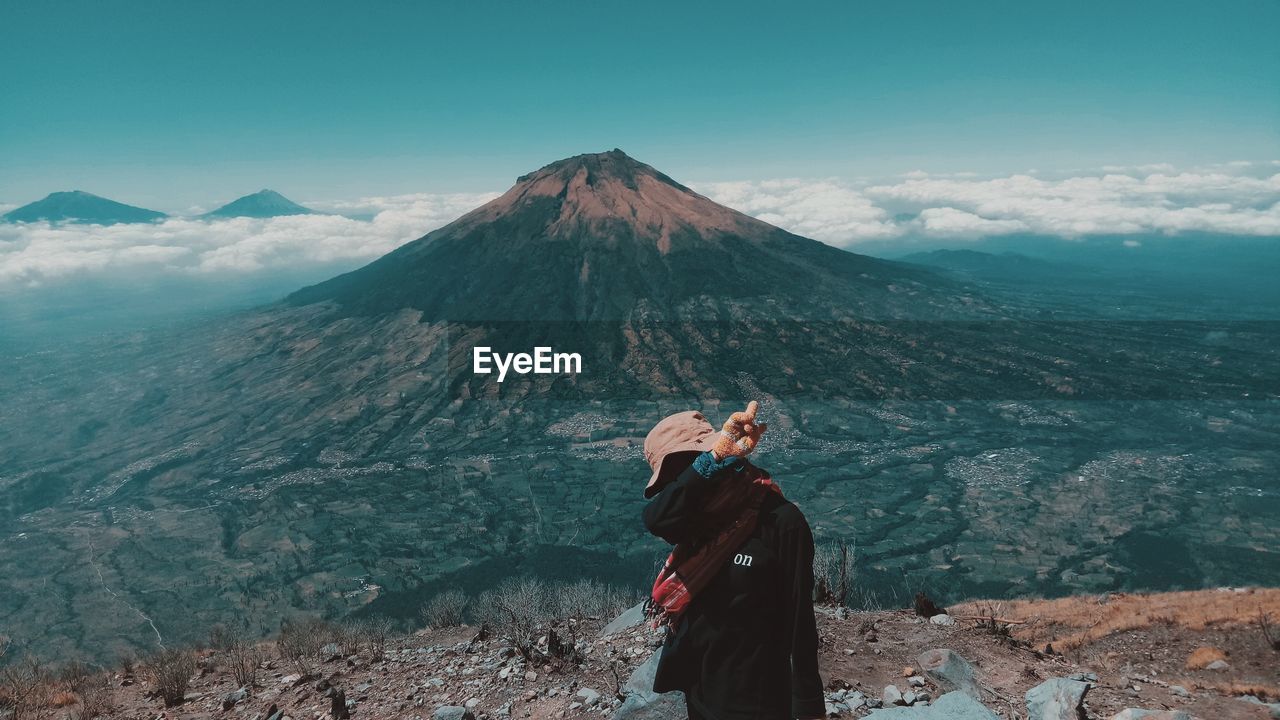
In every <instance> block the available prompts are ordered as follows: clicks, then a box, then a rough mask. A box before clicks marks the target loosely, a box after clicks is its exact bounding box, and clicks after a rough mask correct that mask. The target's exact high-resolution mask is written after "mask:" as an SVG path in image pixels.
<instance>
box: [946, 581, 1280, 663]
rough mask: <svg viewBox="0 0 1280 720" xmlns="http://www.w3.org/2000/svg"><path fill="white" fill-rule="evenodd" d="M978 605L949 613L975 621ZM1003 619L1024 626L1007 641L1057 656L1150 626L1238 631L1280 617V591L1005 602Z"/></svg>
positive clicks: (1279, 589)
mask: <svg viewBox="0 0 1280 720" xmlns="http://www.w3.org/2000/svg"><path fill="white" fill-rule="evenodd" d="M989 604H990V603H984V602H970V603H965V604H963V605H960V606H958V607H955V608H952V612H953V613H954V614H956V615H958V616H963V615H973V616H977V615H980V614H981V612H980V610H981V608H982V607H984V606H986V605H989ZM1002 612H1003V616H1004V617H1005V618H1008V619H1010V620H1017V621H1022V622H1025V623H1026V624H1024V625H1019V626H1016V627H1015V628H1014V629H1013V635H1014V637H1016V638H1017V639H1019V640H1025V641H1027V642H1029V643H1032V644H1033V645H1035V646H1037V647H1040V648H1044V647H1046V646H1052V647H1053V649H1054V650H1056V651H1058V652H1067V651H1071V650H1075V649H1078V648H1081V647H1085V646H1087V645H1089V644H1091V643H1093V642H1095V641H1097V640H1100V639H1102V638H1104V637H1107V636H1108V635H1112V634H1115V633H1119V632H1124V631H1126V630H1140V629H1143V628H1148V627H1152V626H1154V625H1160V624H1168V625H1177V626H1180V627H1184V628H1187V629H1189V630H1197V631H1200V630H1205V629H1207V628H1210V627H1216V628H1222V627H1244V626H1248V625H1252V624H1254V623H1256V621H1257V618H1258V617H1259V614H1260V613H1261V614H1263V615H1264V616H1265V615H1270V616H1280V588H1248V589H1242V590H1192V591H1187V592H1171V593H1157V594H1146V593H1134V594H1126V593H1114V594H1110V595H1083V596H1077V597H1068V598H1060V599H1057V600H1012V601H1005V602H1004V606H1003V608H1002Z"/></svg>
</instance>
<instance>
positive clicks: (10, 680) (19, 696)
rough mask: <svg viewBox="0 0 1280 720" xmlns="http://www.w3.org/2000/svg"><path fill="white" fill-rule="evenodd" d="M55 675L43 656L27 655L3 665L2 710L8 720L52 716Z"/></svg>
mask: <svg viewBox="0 0 1280 720" xmlns="http://www.w3.org/2000/svg"><path fill="white" fill-rule="evenodd" d="M53 685H54V683H53V678H52V677H51V675H50V673H49V670H48V668H46V667H45V665H44V663H42V662H40V660H39V659H37V658H34V657H25V658H22V659H21V660H18V661H16V662H14V663H12V664H9V665H6V666H4V667H3V668H0V710H3V711H7V712H8V720H38V719H39V718H45V717H49V715H50V705H51V701H52V699H53V698H52V695H53Z"/></svg>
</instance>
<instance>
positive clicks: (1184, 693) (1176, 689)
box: [1169, 685, 1191, 697]
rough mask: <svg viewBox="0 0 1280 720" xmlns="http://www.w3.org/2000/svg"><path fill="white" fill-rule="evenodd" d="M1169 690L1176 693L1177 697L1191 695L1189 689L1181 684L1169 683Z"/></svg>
mask: <svg viewBox="0 0 1280 720" xmlns="http://www.w3.org/2000/svg"><path fill="white" fill-rule="evenodd" d="M1169 692H1171V693H1173V694H1174V695H1177V696H1178V697H1191V691H1190V690H1188V689H1186V688H1184V687H1182V686H1181V685H1170V686H1169Z"/></svg>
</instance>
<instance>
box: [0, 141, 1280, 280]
mask: <svg viewBox="0 0 1280 720" xmlns="http://www.w3.org/2000/svg"><path fill="white" fill-rule="evenodd" d="M1278 169H1280V161H1263V162H1245V161H1236V162H1228V163H1219V164H1216V165H1212V166H1206V167H1202V168H1194V169H1187V170H1178V169H1176V168H1173V167H1171V166H1169V165H1163V164H1160V165H1149V166H1138V167H1118V166H1117V167H1111V168H1105V169H1100V170H1096V171H1074V173H1073V174H1070V175H1064V174H1062V173H1058V174H1057V175H1055V176H1053V177H1049V176H1045V175H1043V174H1036V175H1034V176H1033V175H1032V174H1029V173H1023V174H1015V175H1009V176H1006V177H986V178H980V177H976V176H972V175H971V174H967V173H948V174H936V173H927V172H924V171H912V172H910V173H907V174H905V175H903V176H899V177H898V178H895V179H894V180H893V181H891V182H884V183H880V184H869V183H868V182H866V181H853V182H846V181H841V180H837V179H795V178H792V179H781V180H763V181H744V182H714V183H702V184H698V185H695V188H696V189H697V190H698V191H699V192H701V193H703V194H705V195H707V196H708V197H710V198H712V199H713V200H716V201H717V202H720V203H723V204H725V205H728V206H730V207H733V208H736V209H738V210H741V211H743V212H745V213H747V214H749V215H753V216H755V217H758V218H760V219H762V220H764V221H766V222H770V223H773V224H775V225H778V226H780V227H783V228H785V229H787V230H790V231H791V232H794V233H796V234H799V235H804V236H807V237H812V238H816V239H818V240H822V241H825V242H827V243H830V244H832V245H837V246H850V245H856V244H857V243H859V242H863V241H868V240H882V239H888V238H894V237H899V236H903V235H927V236H930V237H955V238H973V237H979V236H984V235H995V234H1007V233H1015V232H1027V233H1036V234H1043V235H1056V236H1061V237H1068V238H1070V237H1078V236H1082V235H1089V234H1099V233H1107V234H1131V235H1136V234H1139V233H1169V234H1175V233H1181V232H1191V231H1206V232H1215V233H1226V234H1239V235H1255V236H1268V235H1276V236H1280V174H1277V171H1278ZM496 196H497V193H462V194H414V195H399V196H392V197H369V198H360V199H358V200H352V201H329V202H317V201H310V202H308V203H307V205H308V206H310V207H314V208H316V209H318V210H322V211H325V212H330V213H341V214H346V215H353V216H361V217H371V218H372V219H371V220H368V221H362V220H353V219H351V218H348V217H343V216H342V215H339V214H334V215H303V216H293V217H282V218H272V219H266V220H261V219H249V218H236V219H230V220H217V221H203V220H197V219H192V218H170V219H168V220H165V221H163V222H160V223H155V224H141V225H114V226H108V227H102V226H93V225H50V224H49V223H33V224H0V287H4V286H9V287H13V286H22V285H35V284H41V283H44V282H46V281H49V280H52V279H56V278H63V277H75V276H78V275H84V274H93V273H106V274H110V273H117V272H122V271H126V270H130V269H134V270H148V271H156V272H171V273H213V272H253V271H263V270H272V269H279V268H290V269H297V268H300V267H306V266H308V265H315V266H318V265H322V264H328V263H335V262H341V261H350V262H351V263H352V264H356V263H358V262H363V261H366V260H370V259H373V258H375V257H378V256H380V255H382V254H384V253H386V252H388V251H390V250H392V249H394V248H396V247H398V246H400V245H401V244H403V243H405V242H407V241H409V240H412V239H414V238H417V237H420V236H422V235H423V234H425V233H426V232H428V231H430V230H432V229H434V228H437V227H439V226H441V225H444V224H445V223H447V222H449V221H451V220H453V219H454V218H456V217H458V216H460V215H462V214H463V213H465V212H467V211H468V210H471V209H472V208H474V207H477V206H479V205H481V204H482V203H484V202H486V201H488V200H490V199H492V198H494V197H496Z"/></svg>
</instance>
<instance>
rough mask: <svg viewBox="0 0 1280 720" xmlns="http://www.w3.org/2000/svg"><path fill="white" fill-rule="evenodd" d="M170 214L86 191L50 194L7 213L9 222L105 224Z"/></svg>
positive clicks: (162, 216)
mask: <svg viewBox="0 0 1280 720" xmlns="http://www.w3.org/2000/svg"><path fill="white" fill-rule="evenodd" d="M165 217H168V216H167V215H165V214H164V213H162V212H156V211H155V210H147V209H145V208H140V207H134V206H132V205H125V204H124V203H119V202H116V201H115V200H108V199H107V198H104V197H99V196H97V195H94V194H92V193H87V192H84V191H83V190H72V191H70V192H55V193H50V194H49V195H47V196H46V197H45V198H44V199H42V200H37V201H35V202H33V203H29V204H27V205H23V206H22V207H20V208H17V209H16V210H12V211H10V212H8V213H6V214H5V216H4V219H5V220H7V221H9V222H37V221H40V220H49V221H53V222H82V223H94V224H101V225H112V224H116V223H144V222H151V221H153V220H160V219H162V218H165Z"/></svg>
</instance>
